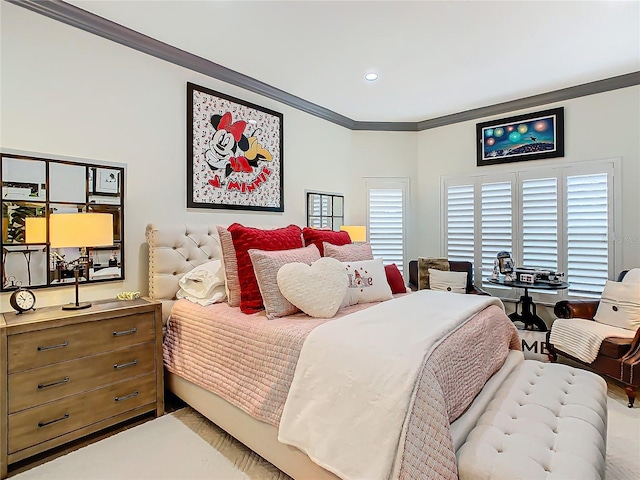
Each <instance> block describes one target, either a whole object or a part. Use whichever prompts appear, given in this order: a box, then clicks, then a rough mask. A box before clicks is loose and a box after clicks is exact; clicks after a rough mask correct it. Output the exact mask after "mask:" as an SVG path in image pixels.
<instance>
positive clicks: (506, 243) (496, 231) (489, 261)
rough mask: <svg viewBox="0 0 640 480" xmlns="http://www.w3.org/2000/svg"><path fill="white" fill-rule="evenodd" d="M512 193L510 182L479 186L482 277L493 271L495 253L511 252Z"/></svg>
mask: <svg viewBox="0 0 640 480" xmlns="http://www.w3.org/2000/svg"><path fill="white" fill-rule="evenodd" d="M511 198H512V193H511V182H510V181H509V182H496V183H484V184H482V188H481V200H480V201H481V210H480V214H481V217H480V224H481V227H480V228H481V232H482V240H481V257H482V278H483V279H484V278H487V277H489V276H490V275H491V272H492V271H493V261H494V260H495V259H496V254H497V253H498V252H500V251H502V250H506V251H508V252H512V237H513V235H512V231H513V216H512V200H511Z"/></svg>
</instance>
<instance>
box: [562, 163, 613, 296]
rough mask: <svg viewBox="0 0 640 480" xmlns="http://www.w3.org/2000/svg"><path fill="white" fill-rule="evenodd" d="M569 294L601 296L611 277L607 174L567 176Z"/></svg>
mask: <svg viewBox="0 0 640 480" xmlns="http://www.w3.org/2000/svg"><path fill="white" fill-rule="evenodd" d="M566 182H567V183H566V189H567V278H568V279H570V286H569V294H570V295H577V296H596V295H599V294H600V293H601V292H602V290H603V288H604V284H605V282H606V280H607V277H608V271H609V262H608V259H609V242H608V184H607V174H606V173H602V174H592V175H575V176H567V180H566Z"/></svg>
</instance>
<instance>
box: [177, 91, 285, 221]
mask: <svg viewBox="0 0 640 480" xmlns="http://www.w3.org/2000/svg"><path fill="white" fill-rule="evenodd" d="M283 121H284V116H283V114H282V113H279V112H276V111H274V110H270V109H268V108H265V107H261V106H259V105H255V104H253V103H250V102H246V101H244V100H241V99H238V98H235V97H232V96H229V95H225V94H223V93H220V92H216V91H214V90H210V89H208V88H205V87H201V86H199V85H195V84H193V83H187V207H188V208H213V209H216V208H217V209H229V210H253V211H264V212H284V162H283V160H284V159H283V152H284V132H283V129H284V126H283Z"/></svg>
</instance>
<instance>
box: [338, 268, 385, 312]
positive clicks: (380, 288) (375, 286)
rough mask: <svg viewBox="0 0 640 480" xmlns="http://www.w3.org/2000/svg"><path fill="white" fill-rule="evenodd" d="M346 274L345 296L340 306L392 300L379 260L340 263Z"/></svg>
mask: <svg viewBox="0 0 640 480" xmlns="http://www.w3.org/2000/svg"><path fill="white" fill-rule="evenodd" d="M342 266H343V267H344V269H345V270H346V272H347V280H348V283H347V287H348V288H347V294H346V295H345V298H344V301H343V302H342V306H348V305H355V304H356V303H370V302H382V301H384V300H390V299H392V298H393V294H392V293H391V287H389V282H387V274H386V273H385V271H384V265H383V264H382V259H381V258H376V259H374V260H363V261H360V262H342Z"/></svg>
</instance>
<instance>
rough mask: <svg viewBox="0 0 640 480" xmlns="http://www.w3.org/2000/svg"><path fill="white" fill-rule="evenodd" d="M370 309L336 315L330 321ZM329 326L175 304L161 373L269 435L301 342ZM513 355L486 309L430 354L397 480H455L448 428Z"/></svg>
mask: <svg viewBox="0 0 640 480" xmlns="http://www.w3.org/2000/svg"><path fill="white" fill-rule="evenodd" d="M370 305H371V304H369V305H367V304H364V305H354V306H351V307H348V308H344V309H341V310H340V312H339V313H338V316H336V317H334V318H339V317H340V316H344V315H347V314H349V313H352V312H355V311H358V310H361V309H363V308H367V307H368V306H370ZM332 320H333V319H313V318H310V317H308V316H306V315H304V314H302V313H300V314H296V315H291V316H288V317H284V318H280V319H274V320H267V319H266V316H265V315H264V313H257V314H253V315H245V314H242V313H240V310H239V308H237V307H230V306H229V305H228V304H226V303H224V304H215V305H210V306H208V307H202V306H200V305H197V304H194V303H191V302H189V301H187V300H180V301H178V302H176V304H175V306H174V308H173V310H172V313H171V319H170V321H169V324H168V326H167V332H166V335H165V339H164V363H165V367H166V368H167V369H168V370H169V371H170V372H172V373H174V374H176V375H179V376H180V377H182V378H185V379H186V380H189V381H191V382H193V383H195V384H196V385H199V386H201V387H203V388H205V389H207V390H209V391H212V392H214V393H216V394H217V395H219V396H220V397H222V398H224V399H225V400H227V401H228V402H230V403H232V404H234V405H236V406H238V407H239V408H241V409H242V410H244V411H245V412H247V413H248V414H249V415H251V416H253V417H255V418H257V419H259V420H262V421H264V422H266V423H269V424H271V425H273V426H276V427H277V426H278V424H279V421H280V417H281V415H282V410H283V407H284V403H285V400H286V397H287V393H288V391H289V387H290V386H291V382H292V380H293V374H294V371H295V367H296V362H297V360H298V356H299V354H300V350H301V348H302V344H303V343H304V340H305V338H306V337H307V335H308V334H309V332H310V331H311V330H312V329H313V328H315V327H316V326H318V325H320V324H322V323H324V322H327V321H332ZM519 348H520V346H519V340H518V334H517V331H516V329H515V327H514V326H513V324H512V323H511V321H510V320H509V319H508V317H507V316H506V315H505V314H504V312H503V311H502V310H501V309H500V308H499V307H495V306H492V307H489V308H487V309H485V310H483V311H482V312H480V313H478V314H477V315H476V316H475V317H474V318H473V319H472V320H471V321H469V322H468V323H467V324H466V325H465V327H463V328H461V329H459V330H457V331H456V332H454V333H453V334H451V335H450V336H449V337H448V338H447V339H446V340H445V341H444V342H442V343H441V344H440V345H439V346H438V347H437V348H436V349H435V350H434V351H433V352H432V354H431V355H430V357H429V359H428V360H427V361H426V363H425V364H424V367H423V369H422V371H421V374H420V376H419V383H418V390H417V395H416V398H415V401H414V404H413V406H412V409H411V411H410V413H409V419H408V423H407V425H408V428H407V431H406V434H405V436H404V441H403V442H402V445H401V446H400V457H399V458H400V468H399V477H400V478H402V479H409V478H452V479H453V478H457V468H456V461H455V452H454V450H453V443H452V440H451V435H450V433H449V424H450V422H452V421H453V420H455V419H456V418H458V417H459V416H460V415H461V414H462V413H463V412H464V410H465V409H466V408H467V407H468V405H469V404H470V403H471V401H472V400H473V398H474V397H475V395H477V393H478V392H479V391H480V390H481V389H482V386H483V385H484V383H485V382H486V381H487V379H488V378H490V377H491V375H493V373H495V372H496V371H497V370H498V369H499V368H500V367H501V366H502V364H503V363H504V360H505V358H506V356H507V354H508V351H509V349H519Z"/></svg>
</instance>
